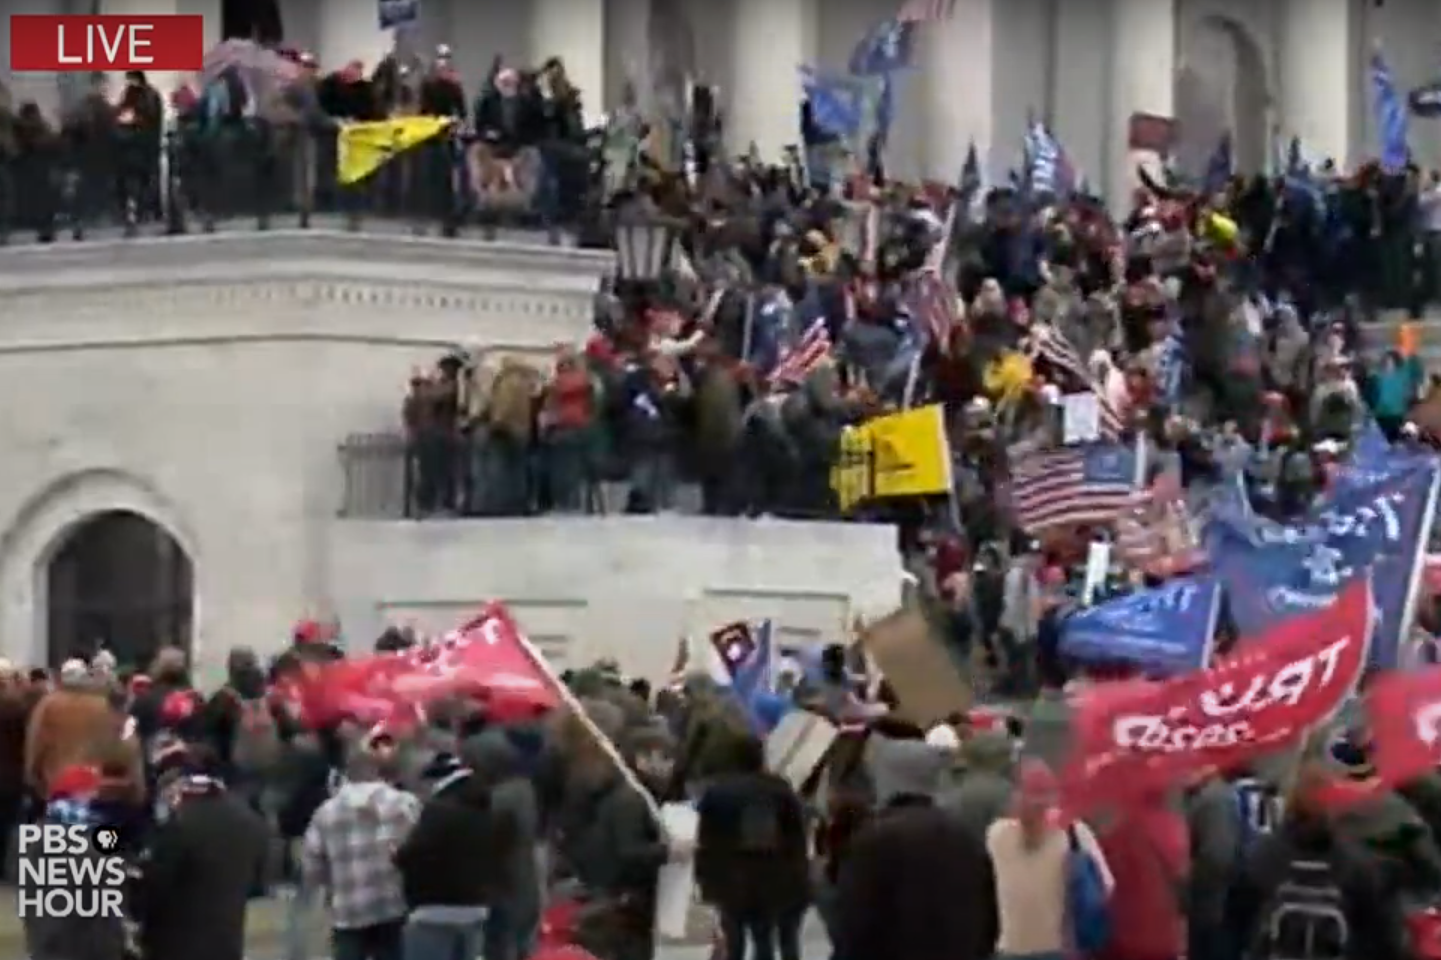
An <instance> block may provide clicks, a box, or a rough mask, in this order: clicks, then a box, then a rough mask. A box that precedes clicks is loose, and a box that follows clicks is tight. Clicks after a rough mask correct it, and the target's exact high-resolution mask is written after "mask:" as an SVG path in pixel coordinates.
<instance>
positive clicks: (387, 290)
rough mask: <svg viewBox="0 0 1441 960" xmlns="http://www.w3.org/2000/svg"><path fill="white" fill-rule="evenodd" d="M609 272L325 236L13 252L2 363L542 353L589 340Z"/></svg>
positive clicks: (504, 252) (0, 297) (535, 250)
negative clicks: (276, 352) (289, 345)
mask: <svg viewBox="0 0 1441 960" xmlns="http://www.w3.org/2000/svg"><path fill="white" fill-rule="evenodd" d="M377 241H379V242H377ZM609 263H610V258H609V255H607V254H605V253H596V252H593V251H580V250H575V249H565V248H552V247H530V246H523V245H517V244H482V243H474V242H470V243H467V242H465V241H450V240H428V239H425V238H413V237H396V236H384V237H367V236H364V235H356V234H349V233H334V232H322V231H274V232H270V233H263V234H228V235H221V234H216V235H213V236H206V237H179V238H169V239H162V238H156V239H151V240H145V239H137V240H130V241H114V242H105V241H101V242H96V243H93V244H90V243H87V244H63V245H61V244H57V245H55V246H52V247H24V248H12V249H8V250H0V312H3V320H0V352H4V353H14V352H25V351H35V350H47V349H87V348H100V347H123V346H141V345H145V344H165V343H169V344H174V345H181V344H196V343H204V342H215V341H225V342H238V341H259V340H278V339H283V340H330V341H351V342H373V343H395V344H401V343H410V344H430V343H462V344H464V343H484V344H495V345H504V346H505V348H507V349H527V348H534V347H536V346H538V345H547V346H548V345H551V344H554V343H557V342H563V341H567V342H568V341H573V340H575V339H576V337H577V336H578V335H579V334H581V333H582V332H583V331H585V330H587V329H588V328H589V326H590V319H591V311H592V309H593V296H594V293H595V290H596V287H597V284H598V281H599V278H600V276H601V275H602V274H603V273H604V271H605V270H606V269H608V267H609ZM137 318H143V322H142V323H137V322H136V319H137Z"/></svg>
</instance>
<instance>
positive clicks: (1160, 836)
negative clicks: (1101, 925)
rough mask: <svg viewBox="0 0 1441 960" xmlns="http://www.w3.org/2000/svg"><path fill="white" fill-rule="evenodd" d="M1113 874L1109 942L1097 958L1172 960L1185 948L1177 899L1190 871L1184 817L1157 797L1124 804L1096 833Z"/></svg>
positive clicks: (1188, 840)
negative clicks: (1136, 804)
mask: <svg viewBox="0 0 1441 960" xmlns="http://www.w3.org/2000/svg"><path fill="white" fill-rule="evenodd" d="M1099 840H1100V843H1101V850H1102V851H1103V852H1104V853H1105V855H1106V864H1107V865H1108V866H1109V867H1110V868H1111V875H1112V876H1113V877H1115V879H1116V888H1115V890H1114V891H1113V892H1112V894H1111V942H1110V943H1108V944H1107V945H1106V948H1105V949H1104V950H1102V951H1101V953H1100V955H1099V956H1098V958H1097V960H1174V958H1175V957H1179V956H1181V955H1182V954H1183V953H1185V952H1186V920H1185V916H1184V913H1183V911H1182V908H1183V906H1184V904H1183V903H1182V902H1181V900H1182V897H1183V896H1184V891H1185V889H1186V878H1187V877H1189V876H1190V873H1191V840H1190V835H1189V831H1188V830H1187V827H1186V820H1185V818H1184V817H1182V816H1181V815H1180V814H1179V813H1176V812H1174V811H1172V810H1169V809H1166V807H1165V805H1164V804H1163V803H1161V802H1157V803H1156V804H1154V805H1147V806H1144V807H1138V808H1134V809H1130V810H1127V811H1126V812H1125V816H1124V817H1121V818H1120V819H1119V820H1118V821H1117V822H1116V823H1115V824H1114V825H1113V826H1112V827H1111V828H1110V829H1109V830H1107V831H1105V832H1104V833H1102V834H1101V835H1100V837H1099Z"/></svg>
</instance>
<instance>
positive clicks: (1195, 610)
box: [1061, 577, 1221, 676]
mask: <svg viewBox="0 0 1441 960" xmlns="http://www.w3.org/2000/svg"><path fill="white" fill-rule="evenodd" d="M1220 614H1221V584H1220V583H1219V582H1218V581H1216V580H1215V579H1213V578H1211V577H1180V578H1177V579H1175V580H1171V581H1170V582H1168V583H1165V584H1163V585H1161V586H1159V587H1156V588H1155V589H1152V590H1138V591H1137V592H1135V593H1129V594H1125V595H1124V596H1120V597H1116V598H1114V599H1112V600H1107V601H1106V602H1105V603H1102V604H1098V605H1096V606H1094V607H1091V608H1089V609H1087V610H1082V611H1080V612H1078V613H1073V614H1071V616H1069V617H1067V618H1066V621H1065V623H1064V624H1062V626H1061V653H1063V654H1065V655H1066V656H1068V657H1073V658H1074V659H1076V660H1081V661H1090V662H1101V663H1129V664H1133V665H1135V666H1137V667H1139V668H1140V669H1141V670H1143V671H1145V672H1146V673H1148V674H1152V675H1158V676H1171V675H1174V674H1179V673H1188V672H1190V671H1192V670H1199V669H1202V668H1203V667H1205V666H1207V665H1208V663H1209V661H1210V659H1211V647H1212V641H1213V639H1214V638H1215V635H1216V619H1217V617H1219V616H1220Z"/></svg>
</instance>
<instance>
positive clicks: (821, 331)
mask: <svg viewBox="0 0 1441 960" xmlns="http://www.w3.org/2000/svg"><path fill="white" fill-rule="evenodd" d="M830 353H831V334H830V331H829V330H827V329H826V321H825V318H823V317H818V318H816V320H815V321H814V322H812V323H811V325H810V326H808V327H806V329H805V332H804V333H802V334H801V338H800V339H799V340H798V341H796V344H795V346H793V347H791V348H790V349H789V350H787V351H785V352H784V353H783V354H781V360H780V363H778V364H776V368H775V369H774V370H772V371H771V383H773V384H775V385H776V386H792V387H793V386H795V385H797V384H800V383H804V382H805V379H806V377H808V376H810V373H811V371H812V370H814V369H815V368H816V367H818V366H820V365H821V364H822V363H823V362H825V359H826V358H827V357H829V356H830Z"/></svg>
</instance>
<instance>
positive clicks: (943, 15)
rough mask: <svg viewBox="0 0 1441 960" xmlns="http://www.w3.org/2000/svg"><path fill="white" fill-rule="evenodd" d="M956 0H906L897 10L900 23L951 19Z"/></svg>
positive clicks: (934, 21)
mask: <svg viewBox="0 0 1441 960" xmlns="http://www.w3.org/2000/svg"><path fill="white" fill-rule="evenodd" d="M955 6H956V0H905V2H904V3H902V4H901V9H899V10H897V11H896V21H897V22H899V23H937V22H939V21H941V20H948V19H950V16H951V12H952V11H953V10H954V9H955Z"/></svg>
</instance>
